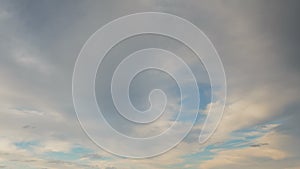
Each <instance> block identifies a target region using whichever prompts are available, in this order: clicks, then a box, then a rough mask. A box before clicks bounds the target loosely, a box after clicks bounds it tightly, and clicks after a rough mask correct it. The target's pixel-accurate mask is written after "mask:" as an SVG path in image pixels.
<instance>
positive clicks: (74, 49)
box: [0, 0, 300, 169]
mask: <svg viewBox="0 0 300 169" xmlns="http://www.w3.org/2000/svg"><path fill="white" fill-rule="evenodd" d="M137 12H165V13H170V14H174V15H177V16H180V17H182V18H185V19H187V20H188V21H190V22H192V23H193V24H194V25H196V26H197V27H198V28H200V29H201V30H202V31H203V32H204V33H205V34H206V35H207V37H208V38H209V39H210V40H211V42H212V43H213V44H214V46H215V48H216V50H217V51H218V53H219V56H220V59H221V60H222V63H223V66H224V70H225V73H226V81H227V102H226V104H225V110H224V114H223V117H222V120H221V122H220V124H219V126H218V128H217V130H216V132H215V133H214V134H213V136H212V137H211V138H210V139H209V140H208V141H207V142H205V144H199V142H198V136H199V134H200V131H201V127H202V125H203V119H204V117H205V112H207V109H208V107H209V105H212V106H218V103H217V102H210V85H209V78H208V75H207V72H206V71H205V68H204V67H203V66H201V61H199V60H197V59H196V57H195V56H194V55H193V53H192V52H191V51H189V50H188V49H187V48H186V47H184V45H182V44H181V43H179V42H177V41H174V40H173V39H170V38H166V37H162V36H155V35H143V36H136V37H132V38H129V39H127V40H126V41H124V42H122V43H120V44H118V45H116V46H115V47H114V48H113V49H112V50H111V51H110V52H109V53H108V54H107V56H106V58H105V60H104V64H103V66H102V67H100V68H99V69H98V73H97V77H96V80H95V84H96V87H95V91H96V96H97V103H98V105H99V106H100V107H102V108H103V115H104V117H105V118H106V120H107V121H108V122H109V123H110V124H111V126H113V128H114V129H115V130H117V131H119V132H121V133H123V134H126V135H128V136H132V137H145V136H148V137H149V136H153V135H156V134H159V133H161V132H163V131H164V130H166V129H167V128H168V127H169V126H170V124H171V123H172V122H174V120H175V119H174V117H175V115H176V113H177V112H178V97H179V95H180V94H179V89H178V86H177V85H176V83H175V81H174V79H172V78H171V77H170V76H168V75H166V74H164V73H161V72H156V71H153V70H152V71H146V72H144V73H143V74H139V75H138V76H137V77H136V78H135V79H134V81H133V82H132V85H131V88H130V89H131V90H130V96H131V100H132V104H133V105H134V106H135V107H136V108H138V109H141V110H144V109H146V108H147V107H149V102H147V98H148V94H149V91H151V90H152V89H154V88H160V89H162V90H163V91H165V92H166V93H167V98H168V105H167V107H166V112H165V114H164V115H163V116H161V117H160V118H159V119H158V120H157V121H156V122H155V123H151V124H149V125H148V126H145V125H137V124H134V123H128V122H127V121H126V120H124V119H123V118H122V117H121V116H120V115H119V114H118V113H117V111H116V109H115V107H114V105H113V100H112V98H111V96H110V97H108V95H109V94H110V89H109V85H110V80H111V76H112V73H113V71H114V69H115V67H116V66H117V64H118V63H119V62H120V61H121V60H122V59H124V58H125V57H126V56H127V55H129V54H130V53H132V52H134V51H136V50H139V49H143V48H147V47H159V48H162V49H166V50H170V51H172V52H174V53H176V54H178V56H181V57H182V59H183V60H184V61H185V62H186V63H187V64H188V65H189V66H190V68H191V69H192V70H193V72H194V74H195V76H196V78H197V82H198V85H199V94H200V96H201V98H203V99H201V103H200V107H199V110H190V111H191V112H186V113H192V112H199V114H200V117H199V118H198V119H197V121H196V124H195V126H194V127H193V129H192V131H191V132H190V133H189V134H188V135H187V137H185V138H184V140H183V141H182V142H181V143H179V144H178V145H177V146H176V147H174V148H173V149H172V150H170V151H168V152H166V153H164V154H161V155H158V156H155V157H152V158H146V159H131V158H124V157H119V156H116V155H113V154H111V153H109V152H107V151H105V150H103V149H101V148H99V147H98V146H97V145H95V144H94V143H93V142H92V141H91V140H90V139H89V138H88V137H87V135H86V134H85V132H84V131H83V130H82V128H81V126H80V123H79V122H78V120H77V116H76V112H75V109H74V106H73V101H72V74H73V70H74V65H75V62H76V59H77V57H78V54H79V52H80V50H81V48H82V47H83V45H84V44H85V42H86V40H87V39H88V38H89V37H90V36H91V35H92V34H93V33H94V32H95V31H97V30H98V29H99V28H101V27H102V26H104V25H105V24H106V23H108V22H110V21H112V20H114V19H117V18H119V17H121V16H124V15H128V14H133V13H137ZM299 16H300V3H299V2H298V1H297V0H286V1H279V0H273V1H271V0H253V1H237V0H228V1H221V0H218V1H217V0H210V1H208V0H207V1H196V0H187V1H180V0H164V1H163V0H136V1H133V0H119V1H115V0H110V1H104V0H103V1H79V0H78V1H71V0H62V1H61V0H51V1H50V0H48V1H46V0H40V1H31V0H23V1H16V0H10V1H9V0H1V1H0V79H1V83H0V168H12V169H21V168H22V169H36V168H48V169H52V168H53V169H55V168H66V169H68V168H72V169H73V168H86V169H93V168H101V169H140V168H144V169H148V168H149V169H153V168H159V169H168V168H172V169H173V168H174V169H182V168H187V169H240V168H244V169H261V168H263V169H271V168H272V169H300V160H299V159H300V147H299V146H298V145H299V143H300V130H299V128H300V123H299V121H300V90H299V86H300V78H299V74H300V67H299V64H300V59H299V53H300V46H299V45H300V33H299V30H300V23H299V22H298V20H299V19H298V18H299ZM155 62H157V63H166V64H167V65H168V66H169V68H170V69H174V70H177V69H178V70H180V68H179V67H178V66H177V65H175V64H174V63H172V62H171V61H169V60H165V59H164V58H159V59H158V60H155ZM186 87H187V88H188V87H189V86H188V84H187V86H186ZM158 101H160V100H158ZM184 106H186V107H189V102H186V103H184ZM188 115H189V114H187V118H186V119H183V120H182V121H180V124H181V125H182V126H184V125H187V124H190V123H191V119H189V117H188ZM201 115H203V116H201ZM93 118H94V117H89V116H86V120H91V123H90V125H91V127H97V128H99V129H101V125H102V124H94V123H93V121H92V119H93ZM103 133H105V131H103ZM109 134H110V133H109V131H107V132H106V133H105V135H99V136H98V137H99V138H101V139H103V140H106V141H111V145H112V146H119V145H122V142H120V141H116V140H110V138H109ZM171 139H172V138H170V140H171ZM166 141H169V140H166ZM157 146H158V147H159V146H161V145H157ZM120 147H124V146H120ZM132 151H150V149H149V147H147V146H145V147H143V148H138V149H135V150H132Z"/></svg>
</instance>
